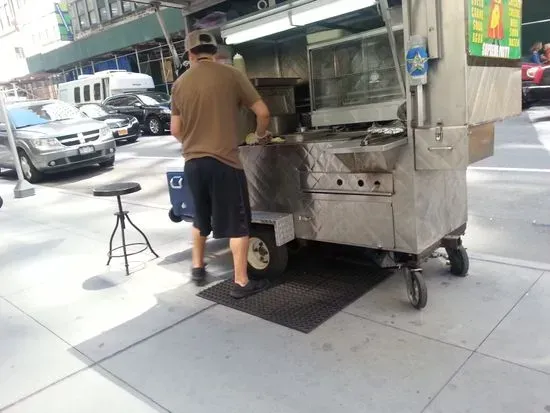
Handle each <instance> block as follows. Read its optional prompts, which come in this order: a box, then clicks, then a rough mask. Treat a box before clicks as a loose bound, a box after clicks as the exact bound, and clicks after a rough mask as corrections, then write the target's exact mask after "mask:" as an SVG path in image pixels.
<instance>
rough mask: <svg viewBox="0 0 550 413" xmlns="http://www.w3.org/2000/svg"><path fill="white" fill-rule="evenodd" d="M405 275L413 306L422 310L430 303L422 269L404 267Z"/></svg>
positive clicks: (408, 293)
mask: <svg viewBox="0 0 550 413" xmlns="http://www.w3.org/2000/svg"><path fill="white" fill-rule="evenodd" d="M403 275H404V276H405V281H406V283H407V295H408V297H409V301H410V302H411V304H412V306H413V307H414V308H416V309H417V310H422V309H423V308H424V307H426V304H427V303H428V288H427V287H426V282H425V281H424V276H423V275H422V271H420V270H411V269H410V268H406V267H405V268H403Z"/></svg>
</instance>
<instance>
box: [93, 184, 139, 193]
mask: <svg viewBox="0 0 550 413" xmlns="http://www.w3.org/2000/svg"><path fill="white" fill-rule="evenodd" d="M139 191H141V185H140V184H138V183H137V182H117V183H114V184H108V185H101V186H98V187H97V188H94V192H93V193H94V196H121V195H128V194H133V193H134V192H139Z"/></svg>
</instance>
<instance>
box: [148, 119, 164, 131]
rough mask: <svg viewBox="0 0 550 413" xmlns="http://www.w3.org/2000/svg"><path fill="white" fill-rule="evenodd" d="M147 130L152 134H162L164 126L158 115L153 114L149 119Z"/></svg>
mask: <svg viewBox="0 0 550 413" xmlns="http://www.w3.org/2000/svg"><path fill="white" fill-rule="evenodd" d="M147 130H148V131H149V133H150V134H151V135H162V133H163V132H164V127H163V126H162V122H161V120H160V119H159V118H158V117H157V116H151V117H149V118H148V119H147Z"/></svg>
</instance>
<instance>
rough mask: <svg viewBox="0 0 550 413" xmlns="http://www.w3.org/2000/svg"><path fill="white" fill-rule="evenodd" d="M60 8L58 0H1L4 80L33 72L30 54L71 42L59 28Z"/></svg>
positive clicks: (0, 72)
mask: <svg viewBox="0 0 550 413" xmlns="http://www.w3.org/2000/svg"><path fill="white" fill-rule="evenodd" d="M56 5H57V6H56ZM56 7H57V8H56ZM62 8H63V6H62V4H61V9H62ZM58 10H60V2H59V1H57V2H56V1H55V0H0V56H1V57H2V61H3V62H4V64H2V65H0V83H7V82H9V81H10V80H12V79H16V78H21V77H25V76H27V75H29V68H28V65H27V60H26V59H27V57H30V56H33V55H35V54H38V53H45V52H46V53H47V52H49V51H51V50H54V49H56V48H58V47H62V46H64V45H65V44H67V43H69V39H68V38H63V37H62V33H61V32H60V30H59V14H58Z"/></svg>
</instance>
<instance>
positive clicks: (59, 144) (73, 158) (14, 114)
mask: <svg viewBox="0 0 550 413" xmlns="http://www.w3.org/2000/svg"><path fill="white" fill-rule="evenodd" d="M6 108H7V111H8V118H9V119H2V118H0V167H1V168H7V169H13V168H14V167H15V163H14V159H13V156H12V152H11V150H10V146H9V142H8V135H7V130H6V122H8V121H9V122H10V124H11V127H12V129H13V132H14V135H15V144H16V146H17V153H18V156H19V160H20V161H21V168H22V170H23V174H24V175H25V178H26V179H27V180H28V181H29V182H32V183H36V182H39V181H40V180H42V179H43V178H44V174H47V173H52V172H58V171H62V170H71V169H77V168H80V167H83V166H88V165H93V164H99V165H100V166H101V167H111V166H113V165H114V163H115V152H116V143H115V140H114V138H113V133H112V132H111V129H110V128H109V127H108V126H107V124H106V123H105V122H101V121H98V120H95V119H90V118H88V117H86V116H85V115H83V114H82V112H80V111H79V110H78V109H77V108H76V107H75V106H73V105H70V104H68V103H64V102H61V101H59V100H41V101H36V100H35V101H32V100H31V101H25V102H19V103H10V104H8V105H6Z"/></svg>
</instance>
